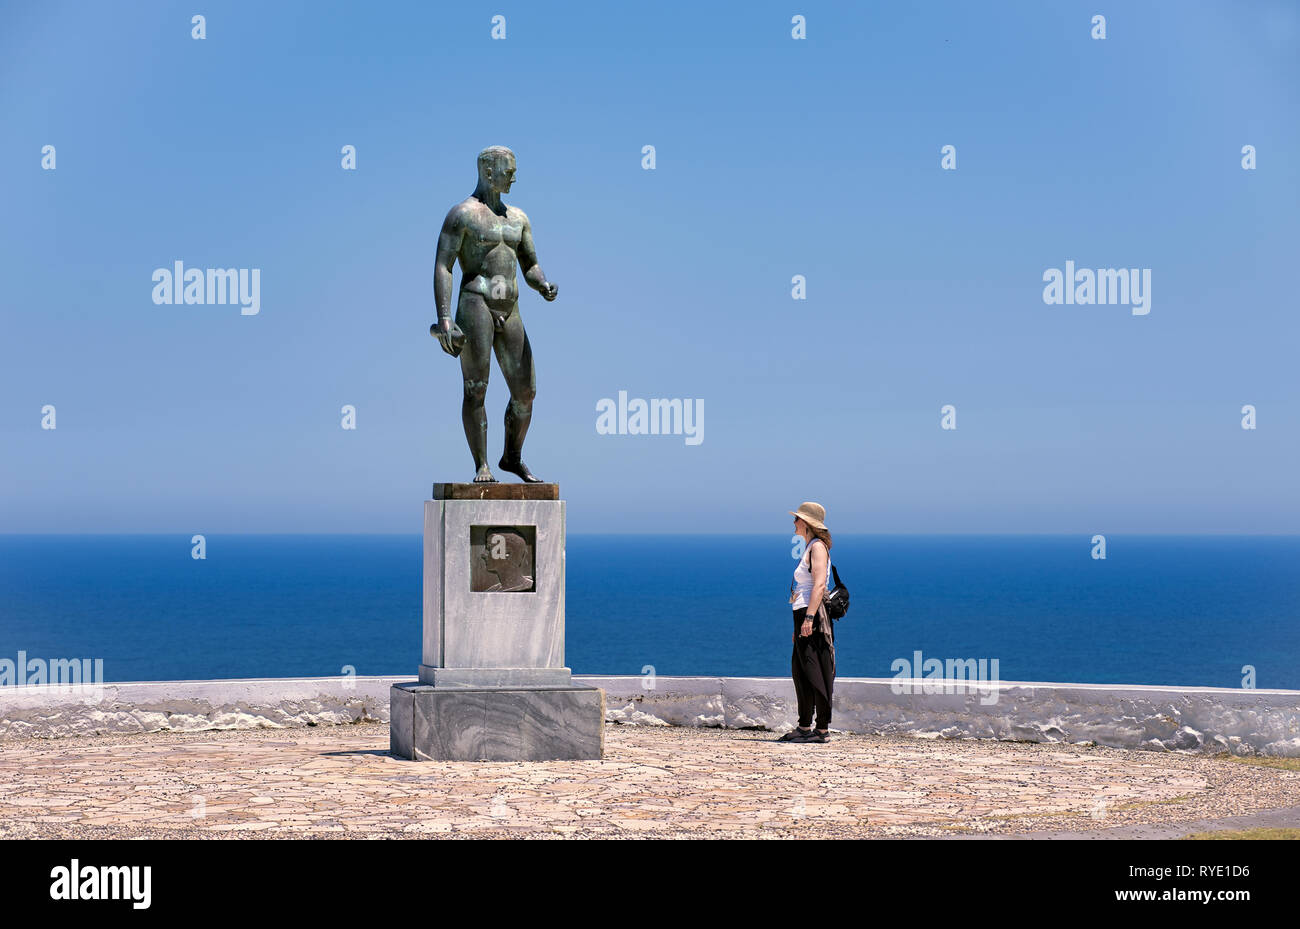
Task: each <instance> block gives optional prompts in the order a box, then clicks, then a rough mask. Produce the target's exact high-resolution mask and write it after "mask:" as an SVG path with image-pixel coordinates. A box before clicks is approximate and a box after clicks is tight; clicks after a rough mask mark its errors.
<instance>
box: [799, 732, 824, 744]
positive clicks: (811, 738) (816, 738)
mask: <svg viewBox="0 0 1300 929" xmlns="http://www.w3.org/2000/svg"><path fill="white" fill-rule="evenodd" d="M830 740H831V736H830V733H829V732H818V731H817V730H816V729H814V730H812V732H811V733H809V735H808V738H806V739H800V741H801V742H829V741H830Z"/></svg>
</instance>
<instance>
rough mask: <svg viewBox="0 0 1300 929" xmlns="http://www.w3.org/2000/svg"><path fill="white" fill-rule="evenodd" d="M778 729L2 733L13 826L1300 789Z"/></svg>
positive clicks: (822, 814)
mask: <svg viewBox="0 0 1300 929" xmlns="http://www.w3.org/2000/svg"><path fill="white" fill-rule="evenodd" d="M774 739H775V734H774V733H771V732H757V731H736V730H723V729H687V728H677V727H642V726H619V725H614V724H611V725H609V726H607V728H606V751H605V758H604V759H603V760H601V761H557V762H534V763H503V762H427V761H426V762H410V761H404V760H401V759H398V758H394V757H392V756H391V755H389V754H388V727H387V726H386V725H382V724H381V725H373V724H357V725H351V726H331V727H318V728H311V729H292V730H242V731H226V732H214V731H205V732H193V733H180V732H160V733H148V734H135V735H120V734H118V735H111V736H101V737H93V738H80V739H58V740H35V739H33V740H25V741H16V742H7V743H3V744H0V837H7V838H15V837H49V838H117V837H183V838H200V837H210V838H239V837H249V838H252V837H283V838H292V837H301V838H324V837H340V838H347V837H428V836H441V837H466V838H484V837H501V838H506V837H537V838H556V837H566V836H578V837H606V838H621V837H651V838H654V837H673V838H682V837H700V838H704V837H736V838H767V837H772V838H781V837H844V838H848V837H895V836H918V837H919V836H955V835H963V834H975V835H1020V834H1025V833H1034V832H1037V833H1040V834H1044V835H1047V834H1052V833H1053V832H1057V833H1061V832H1064V831H1070V832H1076V833H1077V832H1092V831H1095V830H1108V829H1115V828H1119V829H1123V828H1125V827H1134V826H1140V825H1143V824H1161V825H1163V826H1176V825H1177V824H1179V823H1187V824H1192V823H1197V824H1200V825H1199V826H1198V828H1203V824H1204V823H1205V822H1206V821H1213V820H1217V819H1221V818H1226V817H1237V816H1242V815H1247V814H1253V813H1259V812H1262V811H1268V810H1280V809H1283V808H1287V807H1294V806H1296V805H1297V804H1300V772H1297V771H1286V770H1278V769H1275V768H1269V767H1264V766H1258V765H1244V764H1240V763H1236V762H1233V761H1230V760H1227V759H1223V758H1214V757H1207V756H1204V755H1185V754H1178V753H1167V754H1164V753H1153V752H1141V751H1125V750H1121V749H1109V748H1097V747H1089V746H1076V745H1062V744H1028V743H1013V742H990V741H977V740H968V741H967V740H963V741H956V740H923V739H916V738H907V737H893V736H859V735H834V734H833V740H832V741H831V742H830V743H828V744H826V745H798V744H794V745H792V744H788V743H777V742H775V741H773V740H774ZM1188 831H1189V832H1190V831H1195V830H1193V829H1191V828H1189V829H1188Z"/></svg>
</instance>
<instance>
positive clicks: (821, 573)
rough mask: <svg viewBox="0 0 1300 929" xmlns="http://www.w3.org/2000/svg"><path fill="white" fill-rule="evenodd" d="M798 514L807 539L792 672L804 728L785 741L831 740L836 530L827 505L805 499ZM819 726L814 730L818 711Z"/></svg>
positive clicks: (798, 578)
mask: <svg viewBox="0 0 1300 929" xmlns="http://www.w3.org/2000/svg"><path fill="white" fill-rule="evenodd" d="M787 512H789V513H790V515H791V516H793V517H794V528H795V532H797V533H799V535H800V536H801V537H802V538H803V540H804V545H805V547H804V553H803V557H802V558H800V559H799V564H798V566H797V567H795V569H794V580H793V581H791V583H790V603H791V605H792V606H793V607H794V636H793V637H792V641H793V643H794V651H793V652H792V654H791V656H790V673H791V675H792V676H793V677H794V692H795V695H796V696H797V697H798V701H799V726H798V728H796V729H792V730H790V731H789V732H787V733H786V734H785V735H783V736H782V737H781V739H780V741H782V742H826V741H828V738H827V731H828V729H829V728H830V723H831V694H832V690H833V688H834V686H835V632H834V629H833V628H832V625H831V619H830V617H829V616H827V615H826V609H825V607H824V606H823V605H822V600H823V599H824V598H825V596H826V578H827V577H829V576H830V570H831V556H830V547H831V533H830V530H829V529H827V528H826V522H825V519H826V508H825V507H823V506H822V505H821V504H820V503H801V504H800V505H799V509H798V511H795V510H788V511H787ZM814 707H815V708H816V710H817V728H816V729H812V728H811V726H812V721H813V709H814Z"/></svg>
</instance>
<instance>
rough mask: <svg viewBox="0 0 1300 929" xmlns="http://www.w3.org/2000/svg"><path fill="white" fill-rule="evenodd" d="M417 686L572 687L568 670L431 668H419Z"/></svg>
mask: <svg viewBox="0 0 1300 929" xmlns="http://www.w3.org/2000/svg"><path fill="white" fill-rule="evenodd" d="M420 683H421V684H428V685H430V686H431V687H476V688H482V687H572V686H573V674H572V673H571V672H570V671H569V669H568V668H431V667H429V666H428V665H426V664H422V665H420Z"/></svg>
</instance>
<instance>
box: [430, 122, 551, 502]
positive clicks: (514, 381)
mask: <svg viewBox="0 0 1300 929" xmlns="http://www.w3.org/2000/svg"><path fill="white" fill-rule="evenodd" d="M514 181H515V154H514V152H512V151H510V149H508V148H504V147H502V146H500V145H494V146H492V147H490V148H485V149H483V151H481V152H479V153H478V186H477V187H475V188H474V193H473V194H471V195H470V196H469V197H467V198H466V199H464V200H462V201H461V202H460V203H458V204H456V205H455V206H454V207H452V208H451V211H450V212H448V213H447V218H446V220H445V221H444V222H443V224H442V232H441V233H440V234H439V236H438V257H437V262H436V265H435V267H434V270H433V296H434V301H435V302H436V304H437V308H438V321H437V322H436V323H434V324H433V325H432V326H431V327H430V328H429V332H430V334H431V335H433V336H434V337H435V338H437V340H438V342H439V343H440V344H441V345H442V349H443V351H445V352H447V354H449V355H452V356H453V357H455V356H457V355H458V356H460V372H461V376H462V377H463V378H464V381H465V395H464V399H463V400H462V402H461V407H460V416H461V421H462V422H463V423H464V425H465V439H466V440H467V441H468V442H469V450H470V454H471V455H473V456H474V468H475V474H474V481H475V483H484V482H495V481H496V478H495V477H493V476H492V471H491V470H490V469H489V468H488V457H487V416H486V414H485V413H484V411H483V398H484V397H485V396H486V395H487V385H488V374H489V373H490V371H491V362H492V359H491V355H490V353H491V352H495V353H496V356H497V364H498V365H500V367H501V373H502V375H504V377H505V379H506V385H507V386H508V387H509V388H510V402H509V403H508V404H507V405H506V438H505V452H504V453H503V454H502V456H501V461H500V462H498V466H499V467H500V468H501V469H502V470H503V471H509V472H511V473H512V474H517V475H519V477H521V478H522V479H523V480H525V481H527V482H528V483H541V478H539V477H534V476H533V473H532V472H531V471H529V470H528V466H527V465H525V464H524V462H523V458H522V457H521V456H522V454H523V448H524V437H525V436H526V435H527V434H528V424H529V422H530V421H531V420H532V418H533V397H534V396H536V394H537V376H536V372H535V371H534V369H533V350H532V348H531V347H530V346H529V344H528V334H527V333H525V332H524V322H523V320H522V319H521V318H520V316H519V284H518V282H517V281H516V279H515V264H516V258H517V259H518V265H519V269H520V270H521V271H523V273H524V281H525V282H526V283H527V284H528V286H529V287H531V288H533V290H535V291H537V292H538V293H540V294H541V295H542V297H543V298H544V299H545V300H546V301H547V302H550V301H551V300H554V299H555V297H556V295H557V294H558V293H559V292H560V291H559V288H558V287H556V286H555V285H554V284H552V283H551V282H550V281H548V280H547V279H546V275H545V273H543V271H542V266H541V265H539V264H538V263H537V252H536V251H535V250H534V249H533V233H532V229H531V228H530V227H529V225H528V217H527V216H526V215H525V214H524V211H523V210H521V209H518V208H517V207H513V206H507V205H506V204H505V203H502V202H501V195H502V194H503V193H509V192H510V185H511V184H513V183H514ZM457 259H460V270H461V281H460V297H459V298H458V300H457V303H456V320H455V322H452V319H451V279H452V271H453V270H454V269H455V266H456V260H457Z"/></svg>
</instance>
